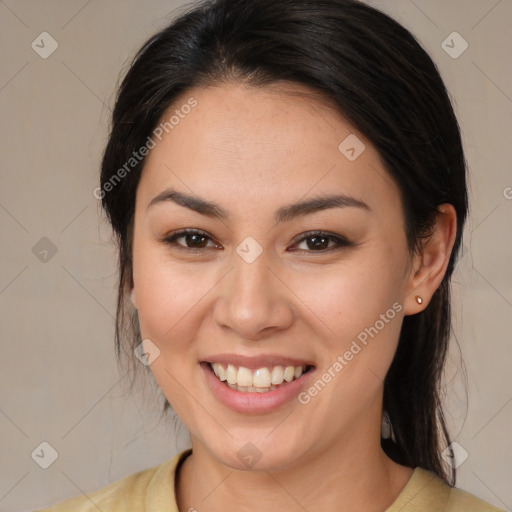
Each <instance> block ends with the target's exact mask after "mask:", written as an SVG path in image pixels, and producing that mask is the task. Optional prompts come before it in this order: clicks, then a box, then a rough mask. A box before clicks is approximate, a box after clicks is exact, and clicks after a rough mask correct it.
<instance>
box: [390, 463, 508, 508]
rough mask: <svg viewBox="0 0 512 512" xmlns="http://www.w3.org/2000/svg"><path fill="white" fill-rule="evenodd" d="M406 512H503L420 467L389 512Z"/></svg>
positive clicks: (416, 469) (415, 470)
mask: <svg viewBox="0 0 512 512" xmlns="http://www.w3.org/2000/svg"><path fill="white" fill-rule="evenodd" d="M405 509H407V510H410V511H411V512H412V511H414V512H432V511H433V510H435V511H436V512H437V511H438V512H504V511H503V509H500V508H497V507H494V506H493V505H491V504H490V503H487V502H486V501H484V500H482V499H480V498H478V497H476V496H474V495H473V494H471V493H469V492H466V491H463V490H462V489H458V488H457V487H451V486H450V485H448V484H447V483H446V482H445V481H444V480H442V479H441V478H439V477H438V476H437V475H436V474H435V473H433V472H432V471H427V470H426V469H423V468H419V467H417V468H415V469H414V472H413V474H412V476H411V478H410V480H409V482H407V484H406V486H405V487H404V488H403V489H402V492H401V493H400V494H399V496H398V497H397V499H396V500H395V501H394V502H393V504H392V505H391V507H389V508H388V509H387V510H386V512H398V511H399V510H405Z"/></svg>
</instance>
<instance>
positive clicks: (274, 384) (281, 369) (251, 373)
mask: <svg viewBox="0 0 512 512" xmlns="http://www.w3.org/2000/svg"><path fill="white" fill-rule="evenodd" d="M203 364H205V365H206V366H207V368H208V369H209V371H210V372H211V373H212V374H213V375H214V376H215V377H216V378H217V379H218V380H219V381H220V382H222V383H223V384H224V385H225V386H227V387H229V388H230V389H232V390H234V391H238V392H241V393H269V392H270V391H274V390H276V389H279V388H281V387H283V386H286V385H287V384H289V383H291V382H293V381H295V380H299V379H300V378H301V377H303V376H304V375H305V374H307V373H309V372H310V371H312V370H313V368H314V367H313V366H311V365H299V366H292V365H274V366H263V367H261V368H257V369H254V370H252V369H250V368H246V367H244V366H235V365H232V364H226V363H219V362H215V363H213V362H208V361H205V362H204V363H203Z"/></svg>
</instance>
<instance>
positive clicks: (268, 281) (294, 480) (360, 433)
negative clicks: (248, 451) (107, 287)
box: [132, 83, 456, 512]
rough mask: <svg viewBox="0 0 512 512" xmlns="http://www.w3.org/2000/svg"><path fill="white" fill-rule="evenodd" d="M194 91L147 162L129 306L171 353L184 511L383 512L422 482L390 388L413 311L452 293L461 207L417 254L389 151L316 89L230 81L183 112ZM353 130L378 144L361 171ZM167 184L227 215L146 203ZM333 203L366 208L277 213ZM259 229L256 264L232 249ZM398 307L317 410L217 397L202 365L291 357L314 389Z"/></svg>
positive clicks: (166, 388)
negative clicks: (449, 284)
mask: <svg viewBox="0 0 512 512" xmlns="http://www.w3.org/2000/svg"><path fill="white" fill-rule="evenodd" d="M191 96H193V97H194V98H195V99H196V100H197V106H196V107H195V108H193V109H192V111H191V112H190V113H189V114H188V115H186V116H184V118H183V119H181V120H180V122H179V124H178V125H176V126H175V127H174V128H173V130H172V131H170V132H169V134H166V135H165V136H164V137H163V138H162V140H161V141H159V142H158V143H157V144H156V147H154V148H153V149H152V150H151V152H150V154H149V156H148V158H147V161H146V164H145V168H144V171H143V174H142V177H141V180H140V183H139V186H138V189H137V196H136V209H135V224H134V239H133V282H134V290H133V294H132V301H133V304H134V306H135V307H136V308H137V309H138V314H139V322H140V327H141V332H142V337H143V339H146V338H149V339H150V340H151V341H152V342H153V343H154V344H155V345H156V346H157V347H158V348H159V350H160V355H159V357H158V358H157V359H156V360H155V361H154V362H153V363H152V364H151V370H152V372H153V375H154V377H155V379H156V381H157V383H158V385H159V386H160V387H161V389H162V391H163V393H164V395H165V396H166V398H167V399H168V400H169V402H170V403H171V405H172V407H173V409H174V410H175V411H176V412H177V414H178V415H179V416H180V418H181V419H182V421H183V422H184V424H185V425H186V426H187V428H188V430H189V432H190V435H191V440H192V447H193V454H192V455H191V456H190V457H188V458H187V459H186V461H185V463H184V464H183V466H182V467H181V469H180V471H179V473H178V478H177V485H176V495H177V503H178V507H179V509H180V510H181V511H186V510H189V509H190V508H191V507H194V508H195V509H196V510H199V511H201V512H202V511H217V510H218V511H220V510H227V509H230V510H244V511H245V510H247V511H252V510H266V511H277V510H279V511H281V510H288V511H303V510H304V509H306V510H323V511H334V510H336V511H340V510H343V511H358V512H359V511H361V510H366V511H383V510H385V509H386V508H387V507H389V506H390V505H391V504H392V502H393V501H394V500H395V498H396V497H397V496H398V494H399V493H400V491H401V490H402V489H403V487H404V486H405V484H406V483H407V481H408V480H409V478H410V476H411V474H412V469H411V468H407V467H404V466H401V465H398V464H396V463H395V462H393V461H392V460H391V459H389V458H388V457H387V456H386V455H385V454H384V452H383V451H382V449H381V447H380V434H381V417H382V395H383V379H384V377H385V375H386V372H387V370H388V368H389V366H390V364H391V361H392V359H393V355H394V353H395V350H396V347H397V343H398V337H399V332H400V327H401V323H402V320H403V316H404V315H412V314H415V313H418V312H419V311H421V310H422V309H423V308H425V307H426V306H427V305H428V302H429V300H430V298H431V296H432V295H433V293H434V292H435V290H436V288H437V287H438V286H439V284H440V283H441V280H442V278H443V276H444V273H445V271H446V266H447V264H448V260H449V255H450V252H451V250H452V247H453V241H454V237H455V230H456V224H455V211H454V209H453V207H452V206H451V205H442V206H441V207H440V209H439V214H438V218H437V222H436V226H435V230H434V233H433V235H432V237H431V238H430V239H429V240H427V241H426V242H425V244H424V246H423V250H422V251H421V252H420V253H418V254H414V255H413V254H411V253H410V252H409V250H408V247H407V242H406V236H405V231H404V216H403V211H402V207H401V202H400V197H399V192H398V187H397V185H396V184H395V183H394V181H393V180H392V178H391V177H390V175H389V174H388V173H387V171H386V170H385V169H384V167H383V165H382V162H381V160H380V157H379V155H378V153H377V152H376V150H375V149H374V147H373V146H372V145H371V144H370V143H369V141H368V140H366V139H365V137H364V136H363V135H361V134H360V133H359V132H358V131H357V130H355V129H354V128H353V127H352V126H350V124H348V123H347V122H346V121H345V120H344V119H343V118H342V117H341V116H340V114H339V112H337V111H335V110H334V109H333V108H332V107H330V106H329V105H328V104H327V103H326V102H323V101H321V99H320V98H318V97H316V96H315V95H314V94H313V91H311V90H309V89H308V88H306V87H304V86H301V85H298V84H289V83H277V84H273V85H270V86H265V87H263V88H256V87H251V86H247V85H242V84H236V83H230V84H221V85H218V86H215V87H213V86H212V87H206V88H195V89H190V90H188V91H186V93H184V94H183V95H182V96H181V98H179V100H178V101H176V102H175V105H174V106H173V109H176V108H179V106H180V105H182V104H184V103H185V102H186V101H187V99H188V98H190V97H191ZM173 109H170V112H171V111H173ZM164 117H169V116H164ZM349 134H356V135H357V137H358V138H359V139H360V140H361V141H363V142H364V144H365V146H366V149H365V150H364V151H363V153H362V154H361V155H360V156H359V157H358V158H357V159H356V160H355V161H349V160H348V159H347V158H346V157H345V156H344V155H343V154H341V152H340V151H339V149H338V145H339V144H340V142H341V141H343V140H344V139H345V138H346V137H347V136H348V135H349ZM169 187H172V188H174V189H176V190H179V191H181V192H184V193H187V194H193V195H196V196H199V197H201V198H204V199H207V200H209V201H214V202H216V203H217V204H219V205H220V206H221V207H222V208H223V209H226V210H227V211H228V212H229V214H230V217H229V219H228V220H222V221H221V220H219V219H215V218H210V217H207V216H205V215H201V214H200V213H197V212H194V211H192V210H189V209H188V208H185V207H183V206H180V205H177V204H175V203H174V202H171V201H166V202H161V203H158V204H156V205H154V206H152V207H150V208H149V209H148V205H149V203H150V202H151V200H152V199H153V198H154V197H155V196H157V195H158V194H160V193H161V192H162V191H163V190H165V189H167V188H169ZM333 193H339V194H346V195H349V196H352V197H354V198H356V199H358V200H360V201H364V202H365V203H366V204H367V205H368V207H369V209H363V208H357V207H345V208H331V209H325V210H322V211H319V212H315V213H313V214H310V215H307V216H304V217H298V218H294V219H291V220H289V221H286V222H282V223H276V222H275V221H274V219H273V214H274V211H275V210H277V209H278V208H280V207H282V206H284V205H288V204H290V203H293V202H296V201H298V200H300V199H307V198H312V197H314V196H321V195H327V194H333ZM183 228H195V229H198V230H201V231H205V232H206V233H207V234H208V236H209V237H210V238H209V239H207V240H206V242H205V243H206V244H207V245H206V247H204V244H201V243H199V242H198V241H197V239H196V240H194V239H192V240H191V239H190V237H189V238H188V239H187V237H185V238H184V237H182V238H181V239H179V240H177V241H176V242H175V244H176V245H175V246H171V245H168V244H166V243H165V242H162V238H164V237H165V236H167V235H169V234H171V233H173V232H176V231H178V230H181V229H183ZM310 230H319V231H327V232H329V233H330V234H334V235H338V236H343V237H346V238H347V239H348V240H349V241H351V242H352V243H353V244H354V245H352V246H341V247H339V248H338V249H337V250H332V251H328V250H323V251H322V250H321V248H320V249H319V248H316V247H315V246H314V244H312V243H309V244H308V240H309V241H311V239H310V238H309V239H307V240H303V241H298V239H299V238H301V237H300V235H302V234H304V233H306V232H307V231H310ZM248 236H250V237H253V238H254V239H255V240H256V241H257V242H258V243H259V245H260V246H261V248H262V251H263V252H262V253H261V255H260V256H259V257H258V258H257V259H256V260H255V261H254V262H252V263H247V262H246V261H245V260H244V259H242V258H241V257H240V256H239V255H238V254H237V252H236V248H237V246H239V244H240V243H241V242H242V241H243V240H244V239H245V238H246V237H248ZM334 243H335V241H334V240H331V241H329V247H333V246H334V245H333V244H334ZM187 244H188V245H187ZM194 244H195V245H194ZM177 246H181V247H182V248H187V247H189V248H190V247H192V248H194V247H195V248H197V247H203V248H202V249H200V250H202V252H196V253H194V252H188V253H187V252H185V251H184V250H181V251H180V250H179V249H178V248H177ZM292 248H296V249H302V250H303V251H304V252H303V253H300V252H298V251H292V250H291V249H292ZM417 295H418V296H421V297H422V298H423V303H422V304H421V305H420V304H418V303H417V302H416V299H415V297H416V296H417ZM394 303H399V304H400V305H401V306H402V308H401V311H400V312H399V313H397V314H396V316H395V317H394V318H393V319H392V320H390V321H389V322H387V323H386V324H385V327H384V328H382V329H381V330H380V331H379V333H378V335H377V336H375V337H374V338H369V341H368V344H367V345H366V346H364V348H363V349H362V350H361V351H360V352H359V353H358V354H357V355H356V356H355V357H354V358H353V359H352V360H351V361H350V362H349V364H347V365H346V366H345V367H344V368H343V370H342V371H341V372H339V373H337V374H336V377H334V378H333V379H332V380H331V381H330V382H329V384H328V385H327V386H325V387H324V388H323V389H322V391H321V392H320V393H318V394H317V395H316V396H314V397H312V398H311V400H310V401H309V402H308V403H307V404H301V403H299V401H298V400H292V401H290V402H289V403H288V404H286V405H285V406H283V407H280V408H279V409H277V410H275V411H272V412H267V413H264V414H242V413H239V412H235V411H233V410H231V409H229V408H227V407H226V406H224V405H222V404H220V403H219V402H218V401H217V399H216V398H215V396H214V395H213V394H212V393H211V391H210V390H209V388H208V386H207V384H206V381H205V379H204V375H203V371H202V370H201V368H200V367H199V362H200V361H202V360H204V359H205V358H206V357H207V356H208V355H212V354H218V353H234V354H241V355H247V356H254V355H262V354H268V353H277V354H280V355H289V356H293V357H299V358H301V359H305V360H309V361H312V362H313V364H314V366H315V370H314V374H315V376H313V377H312V376H310V377H309V378H310V379H311V380H310V381H309V382H310V383H311V384H312V383H313V382H314V381H315V380H316V379H317V378H318V377H319V376H321V375H322V373H324V372H325V371H327V369H328V368H329V367H332V365H333V363H334V362H335V361H336V360H337V357H338V356H339V355H340V354H343V353H344V352H345V351H346V350H348V348H349V347H350V345H351V343H352V341H353V340H355V339H357V335H358V334H359V333H361V332H362V331H364V329H365V328H367V327H370V326H374V325H375V323H376V321H377V320H378V319H379V318H380V315H381V314H385V313H386V311H387V310H389V309H390V308H391V307H392V305H393V304H394ZM248 442H251V443H253V444H254V445H255V446H256V447H257V448H258V450H259V452H261V454H262V456H261V459H260V460H259V461H258V462H257V463H256V464H255V465H254V466H253V467H252V468H250V470H248V468H247V466H245V465H244V463H243V462H242V461H241V460H240V459H239V458H238V457H237V452H238V451H239V450H240V449H241V448H242V447H244V446H245V445H246V443H248Z"/></svg>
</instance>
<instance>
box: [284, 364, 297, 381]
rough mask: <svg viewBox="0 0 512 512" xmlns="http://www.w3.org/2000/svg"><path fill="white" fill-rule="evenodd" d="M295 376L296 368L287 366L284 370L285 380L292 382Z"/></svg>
mask: <svg viewBox="0 0 512 512" xmlns="http://www.w3.org/2000/svg"><path fill="white" fill-rule="evenodd" d="M294 377H295V368H294V367H293V366H287V367H286V370H285V371H284V380H285V381H286V382H291V381H292V380H293V378H294Z"/></svg>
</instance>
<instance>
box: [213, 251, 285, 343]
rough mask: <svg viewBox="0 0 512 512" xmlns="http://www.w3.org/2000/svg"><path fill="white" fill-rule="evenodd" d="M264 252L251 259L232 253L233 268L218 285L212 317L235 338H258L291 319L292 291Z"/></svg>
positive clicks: (282, 326) (279, 328) (271, 332)
mask: <svg viewBox="0 0 512 512" xmlns="http://www.w3.org/2000/svg"><path fill="white" fill-rule="evenodd" d="M264 254H265V252H263V253H262V254H261V255H260V256H259V257H258V258H257V259H256V260H255V261H253V262H251V263H249V262H247V261H245V260H244V259H243V258H242V257H240V256H239V255H238V254H235V255H234V257H233V269H232V270H231V272H229V274H228V275H227V276H226V278H225V279H223V280H222V284H221V287H220V289H219V296H218V298H217V300H216V303H215V307H214V314H213V317H214V320H215V322H216V324H217V325H218V326H220V327H221V328H222V329H224V330H226V329H228V330H230V331H233V333H234V335H236V336H237V337H238V338H243V339H247V340H252V341H257V340H259V339H262V338H265V337H267V336H269V335H273V334H274V333H275V332H276V331H279V330H282V329H286V328H287V327H289V326H290V325H291V323H292V322H293V318H294V311H293V310H294V308H293V305H292V302H291V300H290V299H291V297H293V293H292V291H291V290H290V288H288V287H287V285H286V284H285V280H284V279H283V277H284V276H280V275H279V271H278V270H277V269H276V270H273V269H272V268H271V266H270V265H269V261H268V260H267V258H266V257H265V256H264Z"/></svg>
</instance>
